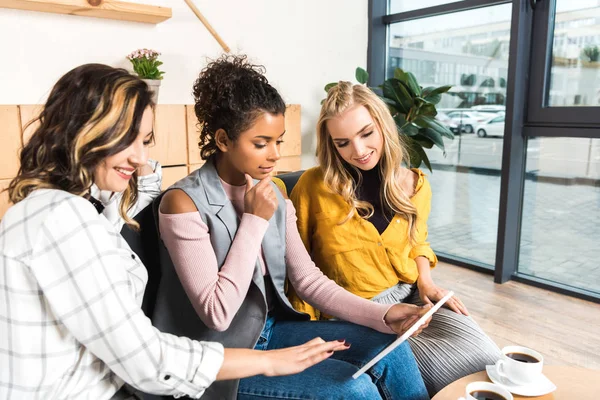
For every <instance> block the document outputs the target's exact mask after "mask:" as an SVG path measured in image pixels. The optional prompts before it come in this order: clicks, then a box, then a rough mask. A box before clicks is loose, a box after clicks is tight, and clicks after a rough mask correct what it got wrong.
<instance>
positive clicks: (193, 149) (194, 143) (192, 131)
mask: <svg viewBox="0 0 600 400" xmlns="http://www.w3.org/2000/svg"><path fill="white" fill-rule="evenodd" d="M185 111H186V122H187V146H188V163H189V164H202V163H203V162H204V161H202V158H200V149H199V148H198V141H199V140H200V132H199V131H198V126H197V125H198V118H196V113H195V112H194V106H193V105H187V106H185Z"/></svg>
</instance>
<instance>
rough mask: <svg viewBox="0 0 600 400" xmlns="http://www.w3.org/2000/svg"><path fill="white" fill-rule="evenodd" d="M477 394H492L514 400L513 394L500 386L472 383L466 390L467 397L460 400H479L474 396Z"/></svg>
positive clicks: (487, 383)
mask: <svg viewBox="0 0 600 400" xmlns="http://www.w3.org/2000/svg"><path fill="white" fill-rule="evenodd" d="M477 392H492V393H494V394H496V395H499V396H502V398H504V399H506V400H514V399H513V396H512V394H511V393H510V392H509V391H508V390H506V389H505V388H503V387H502V386H500V385H496V384H495V383H489V382H471V383H469V384H468V385H467V388H466V389H465V397H461V398H460V399H458V400H478V399H477V397H474V396H473V394H475V393H477Z"/></svg>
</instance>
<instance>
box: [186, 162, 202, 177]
mask: <svg viewBox="0 0 600 400" xmlns="http://www.w3.org/2000/svg"><path fill="white" fill-rule="evenodd" d="M203 165H204V162H202V163H201V164H190V165H188V174H191V173H192V172H194V171H195V170H197V169H198V168H200V167H202V166H203Z"/></svg>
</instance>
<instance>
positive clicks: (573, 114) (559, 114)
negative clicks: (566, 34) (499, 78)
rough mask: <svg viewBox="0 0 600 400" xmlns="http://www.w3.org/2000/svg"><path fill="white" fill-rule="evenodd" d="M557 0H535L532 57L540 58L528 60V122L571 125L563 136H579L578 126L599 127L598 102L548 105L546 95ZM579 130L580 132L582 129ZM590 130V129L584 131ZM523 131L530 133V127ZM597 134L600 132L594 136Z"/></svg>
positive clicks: (532, 124)
mask: <svg viewBox="0 0 600 400" xmlns="http://www.w3.org/2000/svg"><path fill="white" fill-rule="evenodd" d="M554 10H556V0H544V1H538V2H537V4H536V8H535V13H534V14H535V15H534V21H533V43H539V45H537V46H533V48H532V57H533V58H532V59H533V60H540V61H536V62H533V63H532V64H531V81H530V82H531V83H530V85H531V86H530V90H529V114H528V118H527V125H529V126H536V125H544V124H551V125H552V126H563V127H572V128H577V129H572V130H571V131H569V132H565V135H564V136H565V137H580V132H579V129H578V128H598V127H600V119H599V118H598V108H599V107H598V106H596V107H578V106H572V107H554V106H553V107H547V106H545V104H546V103H547V96H548V92H549V88H550V79H551V70H552V45H553V39H554V20H555V12H554ZM583 132H584V131H582V132H581V133H583ZM586 133H588V134H589V133H590V132H586ZM525 134H526V135H528V136H530V135H533V134H531V133H530V130H528V129H527V130H526V131H525ZM586 137H589V136H586ZM593 137H597V138H600V136H593Z"/></svg>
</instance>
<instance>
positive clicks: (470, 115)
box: [448, 111, 490, 133]
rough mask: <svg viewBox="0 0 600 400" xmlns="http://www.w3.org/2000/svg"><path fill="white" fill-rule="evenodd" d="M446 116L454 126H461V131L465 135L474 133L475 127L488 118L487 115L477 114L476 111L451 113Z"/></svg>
mask: <svg viewBox="0 0 600 400" xmlns="http://www.w3.org/2000/svg"><path fill="white" fill-rule="evenodd" d="M448 116H449V117H450V118H452V120H453V121H454V122H455V123H456V124H458V125H459V126H462V130H463V131H465V132H466V133H473V132H475V126H477V125H478V124H480V123H482V122H483V121H485V120H486V119H488V118H489V117H490V116H489V114H484V113H478V112H476V111H451V112H449V113H448Z"/></svg>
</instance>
